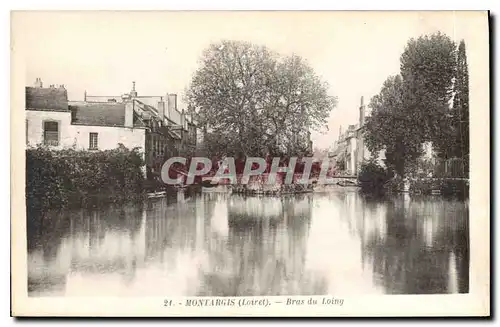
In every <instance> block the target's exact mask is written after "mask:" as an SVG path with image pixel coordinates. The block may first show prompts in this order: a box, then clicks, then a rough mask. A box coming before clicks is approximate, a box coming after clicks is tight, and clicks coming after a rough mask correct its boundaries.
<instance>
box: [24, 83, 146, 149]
mask: <svg viewBox="0 0 500 327" xmlns="http://www.w3.org/2000/svg"><path fill="white" fill-rule="evenodd" d="M25 109H26V144H27V145H28V146H48V147H51V148H55V149H63V148H73V149H77V150H108V149H114V148H117V147H118V144H120V143H121V144H123V145H124V146H126V147H127V148H135V147H139V148H142V149H144V142H145V136H146V126H145V125H144V123H143V122H142V121H141V120H140V117H139V116H138V114H137V113H136V112H134V111H133V110H132V107H131V106H130V105H129V104H126V103H94V104H86V103H70V102H69V101H68V94H67V90H66V88H65V87H64V85H60V86H55V85H50V86H49V87H43V84H42V81H41V80H40V79H37V81H36V82H35V85H34V86H33V87H26V103H25Z"/></svg>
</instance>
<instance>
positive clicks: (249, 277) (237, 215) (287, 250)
mask: <svg viewBox="0 0 500 327" xmlns="http://www.w3.org/2000/svg"><path fill="white" fill-rule="evenodd" d="M311 202H312V201H311V198H310V197H309V196H302V197H297V196H295V197H293V198H289V197H284V198H273V197H243V196H237V195H233V196H232V197H231V198H230V200H229V201H228V206H227V208H228V209H227V210H228V226H229V231H228V237H227V240H226V241H225V242H224V244H223V247H222V248H220V247H219V248H216V249H214V250H215V253H213V252H211V254H210V258H211V262H210V268H209V269H208V270H207V272H206V273H205V277H204V287H203V288H202V290H201V292H200V295H212V296H256V295H308V294H325V291H326V281H324V280H322V279H321V278H319V277H318V276H315V275H314V273H313V272H309V271H306V270H305V269H304V264H305V257H306V242H307V238H308V232H309V225H310V222H311Z"/></svg>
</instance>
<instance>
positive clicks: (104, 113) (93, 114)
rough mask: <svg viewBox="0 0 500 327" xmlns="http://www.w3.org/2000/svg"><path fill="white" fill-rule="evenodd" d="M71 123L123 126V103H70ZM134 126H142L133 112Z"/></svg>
mask: <svg viewBox="0 0 500 327" xmlns="http://www.w3.org/2000/svg"><path fill="white" fill-rule="evenodd" d="M69 107H70V109H71V123H72V124H76V125H91V126H115V127H124V126H125V104H124V103H104V102H102V103H101V102H87V103H85V102H82V103H78V104H71V105H70V106H69ZM134 127H144V124H143V123H142V121H141V120H140V119H139V118H138V117H137V114H136V113H134Z"/></svg>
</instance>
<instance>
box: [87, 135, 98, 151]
mask: <svg viewBox="0 0 500 327" xmlns="http://www.w3.org/2000/svg"><path fill="white" fill-rule="evenodd" d="M89 150H97V133H89Z"/></svg>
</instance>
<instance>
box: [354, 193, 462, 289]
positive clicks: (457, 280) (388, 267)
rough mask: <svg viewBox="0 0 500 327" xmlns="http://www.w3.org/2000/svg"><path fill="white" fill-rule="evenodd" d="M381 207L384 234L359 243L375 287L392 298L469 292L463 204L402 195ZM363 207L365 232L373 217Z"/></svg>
mask: <svg viewBox="0 0 500 327" xmlns="http://www.w3.org/2000/svg"><path fill="white" fill-rule="evenodd" d="M385 205H386V214H385V222H384V226H383V229H384V230H385V232H384V233H383V234H380V233H373V232H372V233H369V234H367V233H364V234H363V235H364V237H363V241H362V243H363V248H364V250H363V251H364V252H366V253H365V255H366V260H370V261H371V262H372V263H373V272H374V278H375V279H376V282H377V283H378V284H380V285H382V286H383V287H384V289H385V291H386V292H387V293H391V294H425V293H428V294H429V293H466V292H468V284H469V283H468V280H469V237H468V233H469V230H468V220H469V215H468V208H467V203H465V202H463V201H458V200H447V199H443V198H439V197H434V198H433V197H412V198H411V199H410V198H409V196H407V195H406V196H398V197H395V198H393V199H392V200H391V201H388V202H385ZM363 206H364V208H365V209H364V210H363V215H362V221H363V224H364V226H365V228H366V226H367V225H368V224H369V223H370V221H373V220H374V219H376V217H375V215H373V213H374V211H373V209H372V210H370V209H369V208H370V204H369V203H368V204H367V203H365V204H364V205H363Z"/></svg>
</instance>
